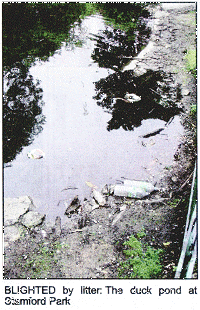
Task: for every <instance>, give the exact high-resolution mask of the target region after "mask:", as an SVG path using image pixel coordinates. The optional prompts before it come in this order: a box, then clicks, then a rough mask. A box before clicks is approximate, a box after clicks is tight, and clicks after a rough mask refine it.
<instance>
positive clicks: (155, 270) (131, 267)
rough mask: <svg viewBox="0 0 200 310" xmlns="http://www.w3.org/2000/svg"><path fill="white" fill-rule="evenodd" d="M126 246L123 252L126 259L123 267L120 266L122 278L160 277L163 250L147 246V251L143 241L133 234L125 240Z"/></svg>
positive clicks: (119, 270)
mask: <svg viewBox="0 0 200 310" xmlns="http://www.w3.org/2000/svg"><path fill="white" fill-rule="evenodd" d="M124 246H125V247H126V249H125V250H123V252H124V254H125V256H126V259H125V261H124V262H121V264H120V265H121V267H120V268H118V272H119V277H120V278H125V279H128V278H132V279H150V278H158V277H159V275H160V273H161V271H162V266H161V263H160V254H161V253H162V252H163V251H162V250H156V249H154V248H152V247H150V246H147V247H146V251H144V246H143V245H142V243H141V241H139V240H137V239H136V238H135V237H134V236H133V235H131V236H130V238H129V240H128V241H126V242H124Z"/></svg>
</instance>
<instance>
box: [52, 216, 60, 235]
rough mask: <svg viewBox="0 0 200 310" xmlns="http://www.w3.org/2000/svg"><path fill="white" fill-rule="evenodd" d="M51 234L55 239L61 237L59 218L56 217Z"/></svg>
mask: <svg viewBox="0 0 200 310" xmlns="http://www.w3.org/2000/svg"><path fill="white" fill-rule="evenodd" d="M53 232H54V234H55V235H56V236H57V237H60V235H61V218H60V216H57V217H56V220H55V225H54V228H53Z"/></svg>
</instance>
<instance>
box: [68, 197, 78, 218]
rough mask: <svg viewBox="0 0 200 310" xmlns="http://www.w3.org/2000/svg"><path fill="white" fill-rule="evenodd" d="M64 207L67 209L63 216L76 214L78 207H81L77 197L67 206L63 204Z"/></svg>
mask: <svg viewBox="0 0 200 310" xmlns="http://www.w3.org/2000/svg"><path fill="white" fill-rule="evenodd" d="M64 204H65V206H66V207H67V209H66V211H65V215H68V214H72V213H74V212H76V211H77V210H78V209H79V208H80V207H81V202H80V200H79V198H78V196H75V197H74V199H73V200H72V202H71V203H70V205H69V206H67V203H66V202H64Z"/></svg>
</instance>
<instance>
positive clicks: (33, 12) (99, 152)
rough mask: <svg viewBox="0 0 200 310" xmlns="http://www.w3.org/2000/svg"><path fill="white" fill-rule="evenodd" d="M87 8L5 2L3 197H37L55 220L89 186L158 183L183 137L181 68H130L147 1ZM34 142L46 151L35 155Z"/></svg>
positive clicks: (145, 28)
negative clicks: (178, 78)
mask: <svg viewBox="0 0 200 310" xmlns="http://www.w3.org/2000/svg"><path fill="white" fill-rule="evenodd" d="M84 5H86V4H79V3H70V4H66V3H65V4H48V3H46V4H42V3H38V4H37V3H35V4H31V5H30V4H29V3H26V4H23V3H21V4H19V3H18V4H17V3H12V4H4V5H3V45H4V49H3V53H4V54H3V56H4V69H5V70H4V96H3V98H4V102H3V126H4V133H3V143H4V149H3V155H4V197H5V198H6V197H19V196H24V195H28V196H30V197H31V198H32V199H33V201H34V203H35V205H36V206H37V207H38V210H39V212H41V213H45V214H46V216H47V218H49V219H55V217H56V216H58V215H59V216H61V218H62V219H63V220H64V218H65V217H66V216H64V213H65V210H66V204H69V203H70V202H71V201H72V200H73V198H74V197H75V196H76V195H78V196H79V199H80V200H82V201H83V199H84V198H87V197H88V196H89V195H90V193H91V187H90V186H88V184H89V185H94V186H96V188H97V189H98V190H99V191H100V190H101V189H102V187H103V186H104V185H105V184H116V183H117V182H118V181H119V180H121V179H122V178H128V179H133V180H144V181H150V182H152V183H154V184H156V183H157V184H159V181H160V178H161V175H162V174H163V171H164V170H165V169H166V168H167V167H169V166H170V165H171V164H172V163H173V160H174V153H175V151H176V149H177V147H178V145H179V143H180V140H181V135H182V134H183V128H182V125H181V122H180V112H181V110H180V109H179V108H178V102H179V100H180V90H179V86H178V85H176V83H175V81H174V76H173V74H166V73H164V72H161V71H156V72H155V71H152V70H147V71H145V72H143V73H142V74H140V75H138V74H137V75H136V73H135V72H134V70H126V65H127V64H128V63H130V61H131V60H132V59H134V57H135V56H136V55H137V54H138V53H139V52H140V51H141V50H142V49H143V48H144V47H145V46H146V45H147V44H148V42H149V39H150V34H151V27H150V26H151V24H152V20H151V17H150V16H149V14H148V11H147V9H146V7H145V5H141V4H140V5H138V4H136V3H135V4H122V3H121V4H117V3H112V4H109V3H106V4H99V5H100V7H97V8H95V12H93V13H92V14H91V12H90V14H87V10H86V8H85V6H84ZM87 5H89V4H87ZM90 5H91V4H90ZM69 6H73V7H69ZM80 6H81V7H80ZM126 6H132V7H131V8H128V9H127V7H126ZM45 8H46V10H45ZM90 9H91V8H90ZM71 10H73V12H74V15H73V17H72V16H71V15H70V12H71ZM83 11H84V12H83ZM23 12H26V15H25V14H23ZM67 12H68V15H69V16H71V19H74V20H70V18H68V19H67V21H66V16H68V15H67ZM116 12H117V15H116ZM120 12H121V15H122V16H124V20H125V24H126V27H125V26H124V24H123V23H122V21H120V22H119V20H118V19H119V13H120ZM130 12H131V13H130ZM83 13H84V14H83ZM122 13H123V14H122ZM13 14H14V15H13ZM45 14H46V15H48V16H46V15H45ZM59 14H61V15H59ZM131 14H132V15H131ZM19 15H20V18H21V19H20V20H21V24H20V25H18V22H17V21H18V20H19ZM29 15H30V16H29ZM58 15H59V16H61V17H63V18H61V17H60V18H59V21H60V22H59V25H58V24H56V23H58V19H57V16H58ZM87 15H88V16H87ZM11 16H12V23H14V24H15V25H14V26H16V27H12V29H11V28H10V25H9V21H10V23H11ZM25 16H26V17H25ZM27 16H29V20H28V22H27V20H26V18H27ZM80 16H81V17H80ZM32 19H34V20H36V22H35V24H38V25H37V26H38V28H36V26H35V24H34V23H31V22H30V21H31V20H32ZM69 20H70V22H69ZM127 20H128V21H129V22H127ZM61 22H62V23H61ZM127 25H128V26H127ZM17 27H21V29H18V31H17ZM31 27H32V28H31ZM50 28H51V29H50ZM9 35H10V38H11V39H8V36H9ZM18 36H19V37H18ZM19 42H20V44H21V45H20V44H19ZM19 45H20V46H19ZM11 60H12V61H11ZM128 94H133V96H134V95H136V98H137V99H136V100H127V99H126V98H128ZM34 149H40V150H42V151H43V152H44V153H45V156H44V157H43V158H41V159H32V158H30V156H29V157H28V156H27V154H28V153H29V152H31V151H32V150H34Z"/></svg>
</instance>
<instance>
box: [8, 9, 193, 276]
mask: <svg viewBox="0 0 200 310" xmlns="http://www.w3.org/2000/svg"><path fill="white" fill-rule="evenodd" d="M155 14H157V15H156V16H157V21H158V23H157V24H156V28H154V32H153V34H152V40H153V42H154V48H153V50H151V51H149V53H148V54H147V55H146V56H145V58H144V59H143V61H142V62H140V64H139V65H138V66H139V68H138V70H141V71H144V70H146V69H148V68H154V69H155V70H156V69H157V68H160V67H161V68H164V69H165V71H166V72H174V70H175V71H176V78H177V80H178V82H179V83H180V84H181V88H182V100H181V106H182V108H183V110H184V113H182V116H181V117H182V122H183V125H184V128H185V136H184V137H183V142H182V143H181V144H180V147H179V149H178V150H177V151H176V153H175V155H174V157H175V161H174V164H173V166H171V167H166V169H165V171H164V172H163V175H162V176H161V181H160V185H162V188H165V191H163V192H160V193H155V194H154V195H152V196H151V197H148V199H142V200H134V199H128V198H116V197H114V196H113V195H107V196H106V195H105V191H104V196H105V197H106V203H105V205H104V206H100V205H99V203H98V202H96V201H94V200H93V199H92V198H91V200H86V201H85V202H84V205H83V206H82V210H83V211H82V212H79V213H78V214H76V213H75V214H73V215H70V216H69V224H68V226H65V227H61V226H60V223H59V219H57V221H56V223H55V225H53V226H51V225H49V224H47V223H46V222H45V221H44V222H42V223H40V224H39V225H36V226H35V225H33V226H30V227H27V226H26V225H24V222H23V223H22V222H21V218H20V220H19V221H18V222H17V223H18V224H17V225H18V226H20V227H21V228H22V229H23V238H20V239H18V240H16V241H15V242H14V243H13V242H9V244H7V245H6V248H5V277H6V278H7V277H8V278H9V277H11V278H26V277H29V278H36V277H38V278H45V277H47V278H52V277H53V278H59V277H64V278H65V277H66V278H118V277H119V276H123V277H131V276H133V277H135V278H137V277H139V278H141V277H153V278H155V277H160V278H173V276H174V270H175V267H176V265H177V261H178V258H179V255H180V250H181V246H182V236H183V231H184V225H185V215H186V212H187V203H188V198H189V193H190V185H191V177H190V176H191V173H192V171H193V166H194V161H195V159H196V115H195V105H196V81H195V77H194V76H193V75H192V74H190V73H189V72H190V69H189V68H186V59H185V55H191V53H190V52H188V51H189V50H194V49H195V25H194V24H192V23H193V21H194V20H195V12H194V11H193V12H192V11H190V10H189V9H188V8H187V9H182V10H181V11H179V10H178V11H176V10H172V11H170V12H167V11H166V10H164V11H163V10H158V11H157V10H156V11H155ZM158 16H160V18H158ZM186 21H187V22H186ZM166 42H167V43H166ZM166 44H167V45H168V46H166ZM192 55H193V53H192ZM187 57H188V56H187ZM187 57H186V58H187ZM177 59H178V63H177ZM188 70H189V72H188ZM192 72H193V74H194V68H192ZM79 211H80V210H79ZM133 236H134V237H133ZM124 242H125V244H124ZM134 242H135V245H136V250H135V251H134V250H133V248H134V247H133V244H134ZM146 245H147V246H146ZM128 246H130V247H131V249H129V250H130V252H126V251H127V250H128V248H126V247H128ZM148 247H150V248H148ZM160 250H162V256H160V258H161V260H160V258H158V255H157V254H159V252H160ZM127 254H128V259H127ZM129 254H130V255H129ZM147 257H148V259H149V258H150V259H149V260H148V259H147ZM141 258H142V259H141ZM136 260H137V262H138V266H139V267H138V269H137V271H136V272H135V271H134V268H135V266H136V265H137V264H136ZM152 260H153V262H155V263H156V262H157V264H156V266H157V267H155V270H156V272H155V270H154V272H152V270H149V269H150V268H148V261H151V263H152ZM120 263H122V265H121V264H120ZM146 263H147V264H146ZM151 265H153V264H151ZM161 265H162V268H160V266H161ZM122 268H125V269H123V270H122ZM145 268H146V271H147V272H146V275H144V274H143V275H141V272H142V271H143V272H144V270H145ZM131 269H133V270H131ZM139 271H140V272H139Z"/></svg>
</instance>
